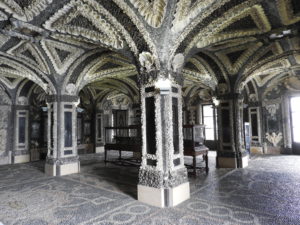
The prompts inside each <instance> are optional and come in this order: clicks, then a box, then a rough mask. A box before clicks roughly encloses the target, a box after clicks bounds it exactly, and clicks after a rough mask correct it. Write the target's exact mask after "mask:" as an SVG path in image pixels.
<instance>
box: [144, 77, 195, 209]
mask: <svg viewBox="0 0 300 225" xmlns="http://www.w3.org/2000/svg"><path fill="white" fill-rule="evenodd" d="M141 103H142V104H141V105H142V137H143V147H142V165H141V167H140V171H139V184H138V200H139V201H141V202H144V203H147V204H150V205H153V206H157V207H173V206H176V205H178V204H179V203H181V202H183V201H185V200H187V199H189V198H190V186H189V182H188V176H187V169H186V168H185V166H184V155H183V135H182V95H181V86H180V85H179V84H177V83H175V82H174V81H171V80H170V79H166V78H157V79H156V80H155V81H154V82H151V83H150V82H149V83H148V84H144V85H142V87H141Z"/></svg>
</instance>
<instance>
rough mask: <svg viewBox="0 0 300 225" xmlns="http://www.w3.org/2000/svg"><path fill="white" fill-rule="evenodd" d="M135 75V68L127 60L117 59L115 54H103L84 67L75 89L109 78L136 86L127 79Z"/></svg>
mask: <svg viewBox="0 0 300 225" xmlns="http://www.w3.org/2000/svg"><path fill="white" fill-rule="evenodd" d="M136 74H137V70H136V67H135V66H134V65H132V64H130V63H129V62H128V61H127V59H124V58H119V56H118V55H117V54H103V55H102V56H101V57H99V58H96V59H95V60H93V61H92V62H91V63H89V64H88V65H87V66H85V68H84V70H83V71H82V72H81V73H80V75H79V77H78V79H77V82H76V87H77V90H81V88H83V87H84V86H85V85H86V84H89V83H92V82H96V81H103V80H105V79H109V78H115V79H116V78H117V79H121V80H122V79H125V80H124V81H126V83H129V85H131V86H136V84H134V82H133V80H131V79H129V78H127V77H129V76H133V75H136Z"/></svg>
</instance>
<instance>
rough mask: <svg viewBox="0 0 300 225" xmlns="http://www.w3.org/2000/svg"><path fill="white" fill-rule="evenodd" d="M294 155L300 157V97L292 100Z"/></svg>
mask: <svg viewBox="0 0 300 225" xmlns="http://www.w3.org/2000/svg"><path fill="white" fill-rule="evenodd" d="M291 115H292V137H293V153H294V154H299V155H300V96H298V97H292V98H291Z"/></svg>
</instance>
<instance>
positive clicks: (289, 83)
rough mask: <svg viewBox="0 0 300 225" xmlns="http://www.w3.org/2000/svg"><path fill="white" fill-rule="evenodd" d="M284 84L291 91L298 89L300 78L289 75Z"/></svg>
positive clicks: (299, 88)
mask: <svg viewBox="0 0 300 225" xmlns="http://www.w3.org/2000/svg"><path fill="white" fill-rule="evenodd" d="M284 86H285V87H286V88H287V89H288V90H291V91H299V90H300V78H299V77H290V78H288V79H286V80H285V81H284Z"/></svg>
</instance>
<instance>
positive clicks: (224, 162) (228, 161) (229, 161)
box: [217, 157, 237, 168]
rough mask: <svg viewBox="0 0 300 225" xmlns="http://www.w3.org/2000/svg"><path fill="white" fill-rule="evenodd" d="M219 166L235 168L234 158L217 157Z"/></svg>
mask: <svg viewBox="0 0 300 225" xmlns="http://www.w3.org/2000/svg"><path fill="white" fill-rule="evenodd" d="M217 161H218V167H219V168H237V161H236V158H235V157H233V158H231V157H217Z"/></svg>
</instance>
